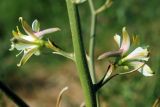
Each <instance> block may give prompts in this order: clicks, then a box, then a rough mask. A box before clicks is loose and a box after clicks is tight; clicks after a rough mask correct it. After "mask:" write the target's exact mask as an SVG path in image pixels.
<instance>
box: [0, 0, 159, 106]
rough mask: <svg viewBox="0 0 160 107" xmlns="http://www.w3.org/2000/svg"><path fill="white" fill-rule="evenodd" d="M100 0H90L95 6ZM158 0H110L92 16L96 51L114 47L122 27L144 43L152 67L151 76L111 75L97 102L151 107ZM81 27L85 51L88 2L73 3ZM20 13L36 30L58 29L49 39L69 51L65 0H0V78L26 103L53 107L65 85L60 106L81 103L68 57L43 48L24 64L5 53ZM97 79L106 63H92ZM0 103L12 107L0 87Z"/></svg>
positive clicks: (155, 92) (156, 82)
mask: <svg viewBox="0 0 160 107" xmlns="http://www.w3.org/2000/svg"><path fill="white" fill-rule="evenodd" d="M104 2H105V0H94V4H95V7H96V8H98V7H100V6H101V5H102V4H103V3H104ZM159 4H160V1H159V0H152V1H146V0H113V5H112V6H111V8H109V9H108V10H106V11H104V12H103V13H101V14H99V15H98V21H97V37H96V53H95V58H96V56H97V55H99V54H100V53H102V52H104V51H106V50H107V51H110V50H114V49H115V46H114V42H113V35H114V34H115V33H119V34H121V29H122V27H123V26H126V27H127V30H128V32H129V34H130V35H134V34H137V35H138V37H139V39H140V43H141V44H142V45H149V46H150V47H149V48H150V51H151V59H150V60H149V62H148V64H149V65H150V66H151V68H152V69H153V70H154V71H155V72H156V75H155V76H153V77H148V78H147V77H144V76H142V75H141V74H140V73H134V74H130V75H127V76H122V77H117V78H115V79H113V80H111V81H110V82H109V83H108V84H107V85H105V87H103V89H102V90H101V103H102V107H151V105H152V104H153V102H154V101H155V99H156V98H158V97H159V96H160V71H159V70H160V54H159V53H160V49H159V46H160V44H159V43H160V6H159ZM79 9H80V14H81V20H82V27H83V28H82V31H83V38H84V42H85V47H86V51H87V50H88V44H89V40H88V39H89V37H88V35H89V28H90V11H89V7H88V3H87V2H85V3H84V4H81V5H80V6H79ZM20 16H21V17H23V18H24V19H25V20H27V21H28V22H29V24H31V23H32V21H33V20H34V19H38V20H39V21H40V23H41V29H46V28H49V27H59V28H61V32H57V33H54V34H50V35H48V36H47V37H49V38H51V40H54V42H55V43H56V44H58V45H59V46H60V47H62V48H63V49H64V50H66V51H69V52H72V50H73V49H72V43H71V34H70V29H69V22H68V15H67V10H66V4H65V0H1V1H0V79H1V80H2V81H4V82H5V83H6V84H8V85H9V87H11V88H12V89H13V90H14V91H15V92H16V93H17V94H18V95H20V96H21V97H22V98H23V99H24V100H26V101H27V103H28V104H29V105H30V106H31V107H51V106H53V107H54V106H55V102H56V98H57V96H58V93H59V91H60V90H61V89H62V88H63V87H65V86H66V85H67V86H69V87H70V88H69V90H68V92H66V93H65V94H64V98H63V100H62V105H63V107H78V106H79V105H80V104H81V102H83V96H82V90H81V87H80V83H79V79H78V75H77V72H76V69H75V65H74V64H73V62H72V61H69V60H68V59H66V58H64V57H61V56H58V55H53V54H52V53H50V52H49V51H47V50H46V51H45V52H42V55H41V56H39V57H37V56H33V57H32V58H31V59H30V60H29V61H28V62H27V63H26V64H25V65H24V66H22V67H20V68H18V67H17V66H16V64H17V63H18V62H19V60H20V58H21V56H19V57H17V58H16V57H15V55H16V54H17V51H16V50H15V51H12V52H10V51H9V50H8V49H9V48H10V38H11V37H12V34H11V31H12V30H13V29H16V26H17V25H18V26H19V27H21V25H20V23H19V21H18V18H19V17H20ZM96 64H97V65H96V69H97V74H98V77H99V78H100V77H101V76H102V75H103V73H104V71H105V69H106V68H107V66H106V64H107V62H105V61H104V62H98V61H97V62H96ZM0 96H1V97H0V99H1V101H0V104H1V105H0V106H1V107H15V105H14V104H13V103H12V101H10V100H9V99H8V98H7V97H6V96H5V95H4V94H3V93H2V92H1V93H0Z"/></svg>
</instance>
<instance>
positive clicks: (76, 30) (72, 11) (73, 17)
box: [66, 0, 97, 107]
mask: <svg viewBox="0 0 160 107" xmlns="http://www.w3.org/2000/svg"><path fill="white" fill-rule="evenodd" d="M66 3H67V10H68V15H69V22H70V27H71V33H72V42H73V47H74V55H75V63H76V66H77V69H78V73H79V77H80V81H81V85H82V89H83V92H84V97H85V104H86V107H97V104H96V93H95V92H94V90H93V83H92V80H91V77H90V73H89V68H88V64H87V59H86V55H85V50H84V45H83V40H82V34H81V27H80V19H79V14H78V7H77V5H76V4H75V3H73V1H72V0H66Z"/></svg>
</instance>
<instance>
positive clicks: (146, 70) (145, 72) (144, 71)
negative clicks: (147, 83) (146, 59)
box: [138, 64, 154, 76]
mask: <svg viewBox="0 0 160 107" xmlns="http://www.w3.org/2000/svg"><path fill="white" fill-rule="evenodd" d="M138 71H139V72H140V73H142V74H143V75H144V76H153V75H154V72H153V71H152V70H151V68H150V67H149V66H148V65H146V64H145V65H144V66H143V67H142V68H141V69H139V70H138Z"/></svg>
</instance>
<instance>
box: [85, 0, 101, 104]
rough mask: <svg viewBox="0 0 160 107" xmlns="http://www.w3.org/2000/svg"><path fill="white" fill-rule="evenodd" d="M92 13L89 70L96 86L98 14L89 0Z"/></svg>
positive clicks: (97, 99)
mask: <svg viewBox="0 0 160 107" xmlns="http://www.w3.org/2000/svg"><path fill="white" fill-rule="evenodd" d="M88 3H89V7H90V11H91V26H90V27H91V28H90V41H89V70H90V75H91V78H92V82H93V84H96V82H97V80H96V71H95V63H94V51H95V36H96V21H97V14H96V11H95V7H94V4H93V1H92V0H88ZM96 101H97V107H100V101H99V95H98V92H97V94H96Z"/></svg>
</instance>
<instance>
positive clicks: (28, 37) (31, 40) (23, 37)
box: [21, 35, 36, 42]
mask: <svg viewBox="0 0 160 107" xmlns="http://www.w3.org/2000/svg"><path fill="white" fill-rule="evenodd" d="M21 38H22V39H24V40H27V41H30V42H34V41H35V40H36V39H35V38H33V37H32V36H28V35H23V36H21Z"/></svg>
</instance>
